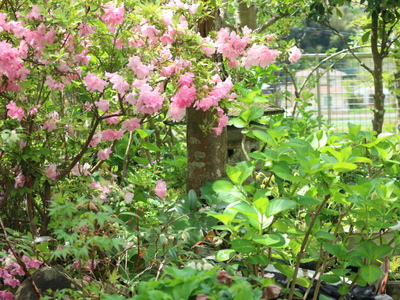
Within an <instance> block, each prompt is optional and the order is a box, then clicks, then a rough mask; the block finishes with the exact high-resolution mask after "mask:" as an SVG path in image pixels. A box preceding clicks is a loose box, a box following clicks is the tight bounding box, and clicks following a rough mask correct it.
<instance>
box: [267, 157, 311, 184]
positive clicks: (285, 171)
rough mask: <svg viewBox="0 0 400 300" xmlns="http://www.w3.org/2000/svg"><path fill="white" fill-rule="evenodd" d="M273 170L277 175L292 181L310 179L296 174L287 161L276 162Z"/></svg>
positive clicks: (305, 181)
mask: <svg viewBox="0 0 400 300" xmlns="http://www.w3.org/2000/svg"><path fill="white" fill-rule="evenodd" d="M271 171H272V172H274V173H275V175H276V176H278V177H279V178H281V179H283V180H287V181H291V182H302V183H308V181H307V180H306V179H305V178H302V177H300V176H294V175H293V171H292V170H291V169H290V167H289V164H288V163H287V162H285V161H280V162H279V163H277V164H275V165H274V166H273V167H272V169H271Z"/></svg>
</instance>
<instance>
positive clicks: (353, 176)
mask: <svg viewBox="0 0 400 300" xmlns="http://www.w3.org/2000/svg"><path fill="white" fill-rule="evenodd" d="M255 111H256V110H255V109H254V108H250V109H248V110H246V111H244V112H243V113H242V114H241V115H240V117H239V118H240V120H242V123H240V122H238V121H236V120H235V121H233V122H232V123H233V124H235V125H239V127H244V126H242V125H247V126H248V127H244V129H243V132H244V133H245V134H246V135H247V136H249V137H251V138H254V139H256V140H258V141H259V142H260V145H261V146H260V150H256V151H254V152H252V153H248V157H249V158H250V160H249V161H245V162H240V163H238V164H237V165H236V166H228V167H227V176H228V178H229V180H223V179H221V180H218V181H216V182H214V183H210V184H208V185H207V186H205V187H204V188H203V190H202V192H203V197H204V199H205V200H206V201H207V203H208V204H209V205H211V206H213V207H216V209H215V210H214V211H210V212H208V215H210V216H212V217H214V218H216V219H217V220H218V221H219V222H220V223H221V225H218V226H216V227H215V229H218V230H220V231H222V232H226V233H227V234H226V235H224V234H221V235H223V236H225V237H226V238H225V243H227V244H228V245H229V247H228V249H222V250H219V251H218V252H217V253H216V259H217V260H220V261H229V260H231V259H232V258H233V257H237V258H239V259H240V260H241V261H242V263H243V264H244V265H246V268H245V269H246V270H254V272H255V273H254V275H258V274H259V267H262V266H266V265H268V264H273V265H274V266H275V267H276V268H278V269H279V270H280V271H281V272H282V273H283V274H285V275H287V276H288V277H289V278H290V279H292V280H293V281H292V282H295V279H296V278H297V270H298V268H299V266H300V263H301V262H306V261H314V262H315V263H316V264H317V266H319V267H320V268H321V269H320V271H322V272H324V271H325V272H327V271H329V270H330V273H327V274H326V275H324V276H323V280H325V279H326V281H327V282H338V281H343V278H344V277H347V278H349V279H350V280H354V281H355V282H357V283H358V284H365V283H371V282H374V281H376V280H377V279H379V277H380V276H381V274H382V271H381V270H380V268H379V266H377V265H375V264H374V263H375V262H379V261H380V260H381V259H382V258H383V257H385V256H387V255H388V254H390V253H391V252H392V251H393V249H394V244H393V241H391V240H389V238H387V240H386V239H385V237H384V235H383V236H380V234H378V233H379V232H382V230H383V231H384V232H385V231H386V230H388V228H389V227H390V226H393V225H395V224H397V218H398V209H399V205H398V204H397V203H396V200H395V199H398V197H399V196H400V185H399V181H398V171H399V165H400V153H399V149H400V148H399V141H400V136H399V135H396V134H381V135H379V136H374V135H373V134H371V133H369V132H365V131H361V129H360V126H356V125H353V124H349V126H348V132H346V133H338V132H331V131H326V130H318V127H317V126H316V124H315V123H314V122H315V121H314V120H312V118H311V116H312V115H311V114H303V117H302V118H301V119H297V118H292V119H290V124H289V123H286V122H289V120H287V119H285V118H280V117H274V118H271V119H270V121H269V122H268V121H266V120H265V118H264V117H261V119H259V120H256V118H254V120H256V121H257V122H258V124H265V125H266V126H265V128H264V129H260V126H261V125H258V126H257V128H251V127H250V126H249V123H246V122H245V121H246V118H245V117H243V116H252V115H254V116H255ZM299 123H300V124H304V126H296V125H297V124H299ZM313 124H314V125H313ZM276 259H283V260H285V261H289V262H291V263H292V266H293V267H294V269H292V268H289V267H288V266H286V265H284V264H282V263H281V262H280V261H279V260H276ZM350 267H351V268H350ZM354 268H358V270H355V269H354ZM296 282H297V284H300V285H303V286H305V287H308V286H309V284H310V282H309V281H307V280H304V281H302V280H300V281H299V280H297V281H296ZM343 284H346V283H345V281H343ZM292 287H293V286H292ZM290 292H291V293H294V289H293V288H292V289H291V290H290Z"/></svg>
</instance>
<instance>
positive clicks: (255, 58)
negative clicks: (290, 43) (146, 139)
mask: <svg viewBox="0 0 400 300" xmlns="http://www.w3.org/2000/svg"><path fill="white" fill-rule="evenodd" d="M280 53H281V52H280V51H278V50H275V49H269V48H268V47H267V46H265V45H262V46H260V45H253V46H252V47H251V48H250V49H249V50H248V51H247V56H246V57H244V58H243V60H242V64H243V66H244V67H245V68H246V70H249V69H250V67H253V66H260V67H262V68H265V67H266V66H268V65H269V64H271V63H273V62H274V61H275V60H276V57H277V56H278V55H279V54H280Z"/></svg>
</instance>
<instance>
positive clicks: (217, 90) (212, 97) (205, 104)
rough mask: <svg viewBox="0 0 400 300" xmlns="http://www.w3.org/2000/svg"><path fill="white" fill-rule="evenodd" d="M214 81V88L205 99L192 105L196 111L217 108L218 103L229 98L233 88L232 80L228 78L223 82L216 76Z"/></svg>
mask: <svg viewBox="0 0 400 300" xmlns="http://www.w3.org/2000/svg"><path fill="white" fill-rule="evenodd" d="M215 81H216V82H217V84H216V85H215V86H214V88H213V90H212V91H211V92H210V93H209V94H208V95H207V96H206V97H204V98H203V99H201V100H199V101H197V102H196V103H195V104H194V106H195V107H196V108H197V109H202V110H204V111H206V110H208V109H209V108H211V107H212V106H217V105H218V103H219V101H221V100H222V99H224V98H227V97H228V96H229V93H230V91H231V90H232V88H233V83H232V78H231V77H228V78H227V79H226V80H225V81H222V80H221V79H220V78H219V76H218V77H217V78H216V79H215Z"/></svg>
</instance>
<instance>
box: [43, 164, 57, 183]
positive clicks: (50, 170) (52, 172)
mask: <svg viewBox="0 0 400 300" xmlns="http://www.w3.org/2000/svg"><path fill="white" fill-rule="evenodd" d="M45 170H46V177H47V178H49V179H51V180H56V179H57V175H58V174H59V172H58V171H57V166H56V165H55V164H51V165H49V166H48V167H46V168H45Z"/></svg>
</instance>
